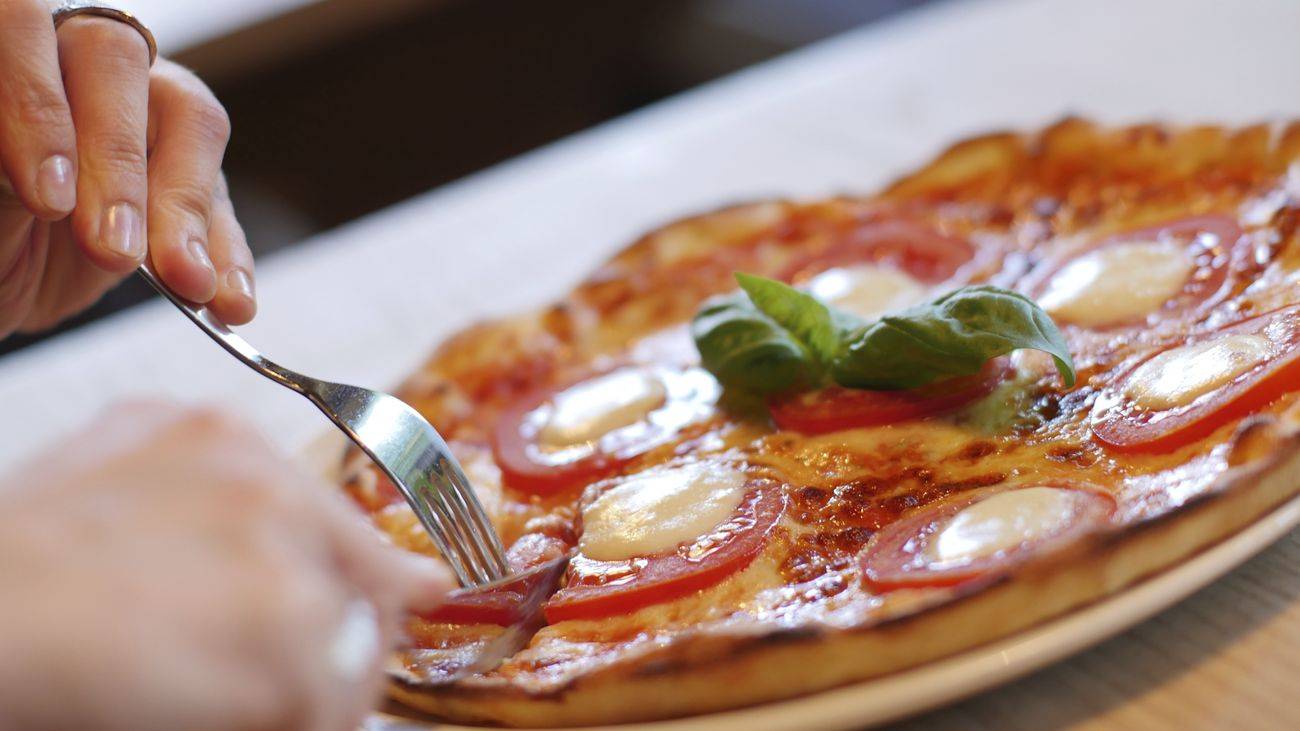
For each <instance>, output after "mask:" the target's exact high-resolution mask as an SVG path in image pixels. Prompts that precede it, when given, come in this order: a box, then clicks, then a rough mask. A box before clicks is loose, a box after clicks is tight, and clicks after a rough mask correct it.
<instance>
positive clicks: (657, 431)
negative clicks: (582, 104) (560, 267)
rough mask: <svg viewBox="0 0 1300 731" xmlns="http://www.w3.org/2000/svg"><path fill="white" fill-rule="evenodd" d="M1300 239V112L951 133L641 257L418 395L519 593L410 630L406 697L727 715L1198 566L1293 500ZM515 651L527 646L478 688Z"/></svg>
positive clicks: (520, 711) (484, 336)
mask: <svg viewBox="0 0 1300 731" xmlns="http://www.w3.org/2000/svg"><path fill="white" fill-rule="evenodd" d="M1298 222H1300V124H1292V125H1290V126H1277V125H1261V126H1255V127H1247V128H1242V129H1223V128H1218V127H1194V128H1170V127H1164V126H1155V125H1146V126H1137V127H1129V128H1122V129H1111V128H1102V127H1099V126H1096V125H1093V124H1091V123H1088V122H1086V121H1082V120H1077V119H1070V120H1065V121H1063V122H1061V123H1058V124H1056V125H1054V126H1052V127H1051V128H1049V129H1047V130H1045V131H1043V132H1041V133H1038V134H1032V135H1023V134H996V135H989V136H985V137H980V138H977V139H973V140H969V141H966V142H963V143H961V144H958V145H956V146H955V147H953V148H951V149H950V150H948V151H947V152H945V153H944V154H942V155H941V156H940V157H939V158H938V159H936V160H935V161H934V162H932V163H930V164H929V165H927V166H926V167H925V168H923V169H922V170H920V171H919V172H917V173H915V174H913V175H910V176H908V177H906V178H904V179H902V180H900V181H898V182H896V183H895V184H893V185H891V186H890V187H889V188H887V189H886V190H885V191H883V192H882V193H880V194H878V195H876V196H871V197H839V198H833V199H829V200H821V201H813V202H793V201H768V202H760V203H753V204H746V205H738V206H733V207H730V208H726V209H723V210H720V211H716V212H713V213H708V214H704V215H700V216H696V217H693V218H688V219H685V220H682V221H679V222H676V223H673V224H670V225H668V226H665V227H663V228H661V229H659V230H656V231H654V232H652V233H650V234H648V235H646V236H644V237H643V238H641V239H640V240H638V241H637V242H635V243H634V244H633V245H631V246H630V247H628V248H627V249H626V250H624V251H623V252H622V253H620V254H619V255H617V256H615V257H614V258H613V259H611V260H610V261H609V262H608V263H606V264H605V265H604V266H602V267H601V268H600V269H599V270H598V271H596V272H595V273H594V274H593V275H591V276H590V277H588V278H587V279H586V280H585V281H584V282H583V283H581V284H580V285H579V286H578V287H577V288H576V289H574V290H573V291H572V292H571V293H570V294H569V295H568V296H566V297H565V298H564V299H562V300H561V301H559V302H557V303H556V304H554V305H552V306H550V307H548V308H546V309H545V310H543V311H541V312H537V313H533V314H529V315H524V316H521V317H517V318H513V319H508V320H504V321H499V322H492V323H488V324H483V325H478V326H476V327H472V328H470V329H468V330H466V331H464V332H462V333H461V334H459V335H457V336H455V337H453V338H451V339H450V340H448V341H447V342H446V343H445V344H444V345H443V346H442V347H441V348H440V349H439V350H438V352H437V353H436V354H435V355H434V356H433V358H432V359H431V360H430V361H429V362H428V364H427V365H426V366H425V367H424V368H423V369H422V370H421V371H420V372H419V373H418V374H416V375H415V376H414V377H412V378H411V379H410V380H409V381H408V382H407V383H406V384H405V385H404V386H403V388H402V389H401V391H400V394H401V396H402V397H403V398H404V399H406V400H407V401H408V402H409V403H411V404H412V405H413V406H415V407H416V408H417V409H419V410H420V411H421V412H422V413H423V414H424V415H425V416H427V417H428V418H429V420H430V421H431V423H433V424H434V425H435V426H436V427H437V428H438V429H439V430H440V431H441V433H442V434H443V435H444V436H445V437H446V438H447V440H448V442H449V443H450V444H451V446H452V448H453V449H454V450H455V451H456V452H457V454H458V456H459V458H460V459H461V461H462V463H463V464H464V466H465V468H466V470H467V472H468V473H469V474H470V476H471V478H472V479H473V480H474V481H475V486H476V489H477V490H478V491H479V493H480V496H481V498H482V500H483V502H484V504H485V506H486V507H487V509H488V511H489V512H490V513H491V516H492V518H493V520H494V522H495V523H496V525H497V527H498V529H499V531H500V533H501V535H502V537H503V539H504V540H505V542H506V544H507V545H508V546H509V547H510V548H509V556H510V561H511V563H512V565H513V566H514V568H516V569H518V570H519V571H520V572H521V574H520V576H521V578H520V579H519V582H522V583H520V584H519V585H516V586H506V587H496V588H494V589H491V590H488V591H461V592H458V593H457V594H456V595H455V596H453V597H452V598H451V599H450V600H449V602H448V603H447V605H445V606H444V607H442V608H441V609H439V610H436V611H434V612H432V613H430V614H428V615H425V616H421V617H413V618H412V619H411V620H410V624H409V627H408V632H409V636H410V638H411V646H410V647H409V648H408V649H405V650H403V651H401V652H400V653H399V654H398V656H397V657H395V658H394V668H393V684H392V695H393V696H394V698H396V699H397V700H399V701H400V702H402V703H404V704H407V705H409V706H411V707H414V708H416V709H419V710H421V711H424V712H427V713H431V714H434V715H436V716H438V717H440V718H444V719H449V720H454V721H460V722H470V723H488V724H503V725H521V726H522V725H526V726H558V725H582V724H597V723H617V722H626V721H636V720H648V719H658V718H668V717H678V716H684V715H690V714H698V713H705V712H709V711H716V710H722V709H727V708H735V707H739V706H744V705H749V704H756V703H762V702H765V701H772V700H778V699H782V698H789V697H793V696H797V695H802V694H807V693H812V692H816V691H819V690H823V689H827V688H831V687H835V686H838V685H843V684H846V683H850V682H855V681H861V680H866V679H870V678H873V677H878V676H881V675H884V674H887V673H891V672H894V671H898V670H901V669H905V668H909V667H914V666H917V665H919V664H922V663H925V662H928V661H931V660H934V659H937V658H941V657H944V656H946V655H951V654H953V653H956V652H959V651H961V650H964V649H968V648H971V647H974V646H976V645H979V644H981V643H984V642H988V641H991V640H994V639H997V638H1000V637H1004V636H1007V635H1009V634H1011V633H1014V632H1017V631H1019V630H1023V629H1025V628H1028V627H1031V626H1033V625H1034V624H1037V623H1040V622H1042V621H1044V620H1047V619H1049V618H1052V617H1055V616H1059V615H1061V614H1063V613H1065V612H1068V611H1070V610H1071V609H1075V608H1078V607H1080V606H1082V605H1085V604H1087V603H1089V602H1092V601H1095V600H1097V599H1099V598H1101V597H1104V596H1106V595H1107V594H1110V593H1113V592H1116V591H1118V590H1121V589H1123V588H1124V587H1126V586H1129V585H1131V584H1132V583H1134V582H1136V581H1138V580H1140V579H1142V578H1143V577H1145V576H1149V575H1151V574H1153V573H1155V572H1158V571H1160V570H1162V569H1165V568H1168V567H1169V566H1171V565H1174V564H1177V563H1178V562H1181V561H1184V560H1186V559H1187V558H1188V557H1189V556H1192V555H1194V554H1196V553H1197V552H1199V551H1202V550H1204V549H1206V548H1207V547H1209V546H1212V545H1214V544H1215V543H1216V542H1218V541H1221V540H1223V539H1224V538H1226V537H1228V536H1230V535H1231V534H1233V533H1234V532H1236V531H1238V530H1240V529H1241V528H1243V527H1244V526H1246V525H1248V524H1250V523H1251V522H1253V521H1255V520H1257V519H1258V518H1259V517H1260V516H1262V515H1264V514H1265V513H1267V512H1268V511H1269V510H1271V509H1272V508H1274V507H1275V506H1277V505H1278V504H1279V503H1281V502H1282V501H1284V500H1286V499H1287V498H1289V497H1291V496H1293V495H1294V494H1296V493H1297V492H1300V234H1297V223H1298ZM737 273H742V274H740V275H739V284H740V286H741V289H738V275H737ZM344 477H345V489H346V490H347V491H348V492H349V494H350V495H351V496H352V497H353V498H354V499H355V500H356V502H357V503H358V504H360V505H361V506H362V508H363V509H365V510H366V511H368V512H369V514H370V515H371V516H372V518H373V520H374V522H375V524H376V525H377V526H379V527H380V528H381V529H382V530H383V531H384V532H385V533H387V534H388V535H389V536H390V537H391V538H392V540H393V541H394V542H395V543H397V544H398V545H400V546H403V547H405V548H408V549H410V550H413V551H420V552H425V553H430V554H434V553H436V551H435V550H434V549H433V547H432V546H431V545H430V543H429V541H428V539H427V538H426V537H425V536H424V534H423V532H422V529H421V528H420V526H419V524H418V522H417V521H416V519H415V517H414V515H413V514H412V513H411V511H410V510H409V509H408V508H407V507H406V505H405V504H404V503H403V502H402V501H401V499H400V497H399V496H398V494H397V493H396V492H395V490H394V489H393V488H392V486H391V485H390V484H388V483H387V482H386V480H385V479H384V478H383V476H382V475H381V474H380V473H379V472H377V471H376V470H375V469H374V468H373V467H372V466H370V465H369V464H368V463H367V462H366V460H365V459H364V458H363V457H361V456H359V455H356V454H353V455H350V456H349V457H348V458H347V459H346V460H345V470H344ZM565 556H567V557H568V565H567V569H566V570H565V572H564V574H563V576H562V577H560V578H559V580H558V582H557V583H556V585H555V586H548V587H546V590H547V591H552V592H553V593H552V594H551V595H550V598H549V599H548V600H547V602H546V603H545V606H544V609H543V613H542V616H540V617H537V618H535V621H533V622H532V624H531V625H528V627H527V633H528V634H527V635H526V636H523V637H513V638H505V635H506V634H507V633H518V632H519V631H520V621H521V620H524V619H526V618H523V617H520V616H519V607H520V603H519V601H518V597H519V596H520V592H525V591H534V590H536V587H535V586H526V584H527V582H528V581H529V580H530V578H529V577H530V576H534V575H536V576H541V575H542V574H541V573H536V572H535V567H538V566H546V565H548V564H547V563H546V562H548V561H549V560H551V559H554V558H558V557H565ZM530 571H534V573H530ZM551 579H553V576H551V577H550V578H548V579H547V580H548V581H549V580H551ZM503 639H512V640H513V641H516V642H517V646H518V647H519V648H520V649H518V651H517V652H514V653H513V654H511V655H510V656H509V657H507V658H506V659H505V660H504V661H503V662H501V663H500V664H499V665H497V666H495V667H491V668H486V669H475V670H476V672H468V673H466V672H461V671H463V670H464V668H465V667H466V662H467V661H468V659H470V658H473V657H476V656H477V654H478V653H479V652H480V651H481V650H482V649H483V648H485V647H488V646H491V645H493V643H498V642H501V641H503Z"/></svg>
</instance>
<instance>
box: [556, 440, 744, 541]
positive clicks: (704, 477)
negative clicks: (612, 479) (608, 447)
mask: <svg viewBox="0 0 1300 731" xmlns="http://www.w3.org/2000/svg"><path fill="white" fill-rule="evenodd" d="M745 492H746V479H745V475H744V473H742V472H739V471H737V470H734V469H732V468H730V467H724V466H720V465H709V464H694V465H689V466H686V467H676V468H673V469H667V470H661V471H656V472H647V473H644V474H641V475H636V476H633V477H631V478H629V479H628V480H627V481H625V482H623V483H622V484H620V485H618V486H617V487H614V488H611V489H610V490H608V491H606V492H605V493H604V494H602V495H601V496H600V497H598V498H596V499H595V500H594V501H592V503H591V504H590V505H588V506H587V508H586V509H585V510H584V511H583V513H582V539H581V541H580V542H579V545H580V547H581V549H582V553H583V555H585V556H587V557H588V558H592V559H595V560H597V561H622V560H625V559H629V558H635V557H638V556H651V555H654V554H657V553H663V552H665V551H671V550H672V549H674V548H676V547H677V546H679V545H680V544H683V543H689V542H691V541H694V540H695V539H697V538H699V537H701V536H703V535H706V534H707V533H708V532H709V531H711V530H713V529H714V528H715V527H717V526H718V524H720V523H722V522H723V521H725V520H727V519H728V518H729V517H731V515H732V514H733V513H735V512H736V508H737V507H739V506H740V501H741V500H742V499H743V498H744V496H745Z"/></svg>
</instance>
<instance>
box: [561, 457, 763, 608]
mask: <svg viewBox="0 0 1300 731" xmlns="http://www.w3.org/2000/svg"><path fill="white" fill-rule="evenodd" d="M784 510H785V493H784V491H783V490H782V489H781V486H780V485H777V484H774V483H765V484H762V485H760V486H759V487H757V488H756V489H755V490H754V491H752V492H750V493H749V494H748V495H746V496H745V499H744V500H743V501H742V502H741V504H740V507H739V508H737V509H736V512H735V513H734V514H733V515H732V517H731V518H730V519H729V520H728V521H726V522H725V523H722V524H721V525H719V526H718V527H717V528H715V529H714V530H713V531H712V532H711V533H709V534H708V535H706V536H702V537H701V538H699V539H697V540H696V541H695V542H693V543H691V544H683V545H681V546H679V547H678V548H677V550H675V551H672V552H670V553H663V554H658V555H654V556H644V557H641V558H634V559H629V560H626V561H596V560H593V559H590V558H587V557H585V556H583V555H582V554H581V553H579V554H578V555H577V556H575V557H574V558H573V559H572V560H571V561H570V562H569V572H568V581H567V583H566V584H565V586H564V588H562V589H560V590H559V591H558V592H556V593H555V595H554V596H552V597H551V600H550V601H549V602H547V604H546V619H547V621H548V622H551V623H555V622H563V621H565V620H569V619H596V618H599V617H608V616H610V615H614V614H626V613H628V612H634V611H636V610H638V609H641V608H642V607H648V606H650V605H652V604H659V603H662V602H666V601H670V600H672V599H676V598H678V597H681V596H685V595H687V594H690V593H692V592H695V591H699V590H701V589H707V588H708V587H710V586H713V585H714V584H717V583H718V582H720V581H722V580H723V579H725V578H727V577H728V576H730V575H732V574H734V573H736V572H738V571H740V570H742V569H744V568H745V567H746V566H748V565H749V564H750V562H751V561H753V560H754V558H755V557H756V556H758V554H759V553H760V552H761V551H762V550H763V546H764V545H766V543H767V536H768V533H770V532H771V530H772V527H773V526H775V525H776V522H777V520H779V519H780V517H781V513H782V512H783V511H784Z"/></svg>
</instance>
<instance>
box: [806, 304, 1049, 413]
mask: <svg viewBox="0 0 1300 731" xmlns="http://www.w3.org/2000/svg"><path fill="white" fill-rule="evenodd" d="M1021 348H1031V349H1034V350H1041V351H1044V352H1046V353H1048V354H1049V355H1051V356H1052V358H1053V360H1055V362H1056V369H1057V371H1058V372H1059V373H1060V374H1061V379H1062V380H1063V381H1064V382H1065V385H1066V386H1067V387H1070V386H1073V385H1074V381H1075V373H1074V361H1073V360H1072V359H1071V358H1070V351H1069V349H1068V348H1067V347H1066V345H1065V339H1064V338H1063V337H1062V336H1061V332H1060V331H1059V330H1057V329H1056V325H1055V324H1054V323H1053V322H1052V320H1051V318H1050V317H1048V316H1047V314H1046V313H1044V312H1043V311H1042V310H1041V309H1040V308H1039V307H1038V305H1037V304H1035V303H1034V301H1033V300H1031V299H1029V298H1028V297H1025V296H1023V295H1020V294H1017V293H1015V292H1011V291H1009V290H1005V289H1001V288H999V287H991V286H976V287H963V288H961V289H958V290H956V291H954V292H950V293H948V294H946V295H944V296H943V297H941V298H939V299H937V300H935V301H934V302H932V303H930V304H924V305H918V306H915V307H911V308H908V309H906V310H903V311H902V312H900V313H898V314H896V315H888V316H885V317H882V318H880V319H879V320H877V321H876V322H873V323H870V324H868V325H865V326H863V327H862V328H860V329H859V330H857V331H856V332H854V333H852V334H851V335H849V339H848V343H847V345H846V347H845V348H844V350H843V352H842V353H841V354H840V355H839V357H837V358H836V359H835V361H834V363H832V365H831V376H832V377H833V378H834V379H835V381H836V382H837V383H839V384H840V385H842V386H847V387H849V388H867V389H876V390H887V389H903V388H916V387H918V386H924V385H926V384H929V383H933V382H934V381H938V380H941V379H944V378H952V377H955V376H967V375H971V374H973V373H977V372H978V371H979V370H980V368H981V367H983V365H984V363H985V362H987V361H988V360H990V359H992V358H996V357H998V356H1000V355H1005V354H1007V353H1010V352H1011V351H1013V350H1018V349H1021Z"/></svg>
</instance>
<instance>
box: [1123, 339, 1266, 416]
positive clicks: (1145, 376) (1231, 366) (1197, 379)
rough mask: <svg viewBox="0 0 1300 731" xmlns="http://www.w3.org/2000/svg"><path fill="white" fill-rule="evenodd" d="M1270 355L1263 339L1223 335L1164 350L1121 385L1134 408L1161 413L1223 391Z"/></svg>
mask: <svg viewBox="0 0 1300 731" xmlns="http://www.w3.org/2000/svg"><path fill="white" fill-rule="evenodd" d="M1272 354H1273V342H1272V341H1271V340H1269V339H1268V338H1266V337H1264V336H1263V335H1226V336H1224V337H1221V338H1217V339H1215V340H1209V341H1206V342H1203V343H1196V344H1195V345H1185V346H1183V347H1181V348H1174V349H1173V350H1167V351H1165V352H1163V353H1161V354H1160V355H1157V356H1156V357H1154V358H1152V359H1151V360H1148V361H1147V362H1145V363H1143V364H1142V365H1141V366H1138V368H1137V369H1136V370H1134V371H1133V374H1132V375H1131V376H1129V378H1128V382H1127V383H1125V385H1124V395H1126V396H1128V397H1129V399H1130V400H1131V401H1132V402H1133V404H1134V405H1135V406H1137V407H1138V408H1141V409H1146V410H1148V411H1164V410H1165V409H1172V408H1175V407H1178V406H1186V405H1187V404H1189V403H1191V402H1192V401H1195V400H1196V399H1197V398H1199V397H1201V396H1204V395H1205V394H1207V393H1209V392H1211V391H1213V390H1215V389H1218V388H1222V387H1223V386H1225V385H1227V384H1228V382H1230V381H1232V379H1234V378H1236V377H1237V376H1240V375H1241V374H1243V373H1245V372H1246V371H1248V370H1250V369H1251V368H1254V367H1255V366H1257V365H1259V364H1260V363H1263V362H1264V361H1265V360H1267V359H1268V358H1269V357H1270V356H1271V355H1272Z"/></svg>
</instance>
